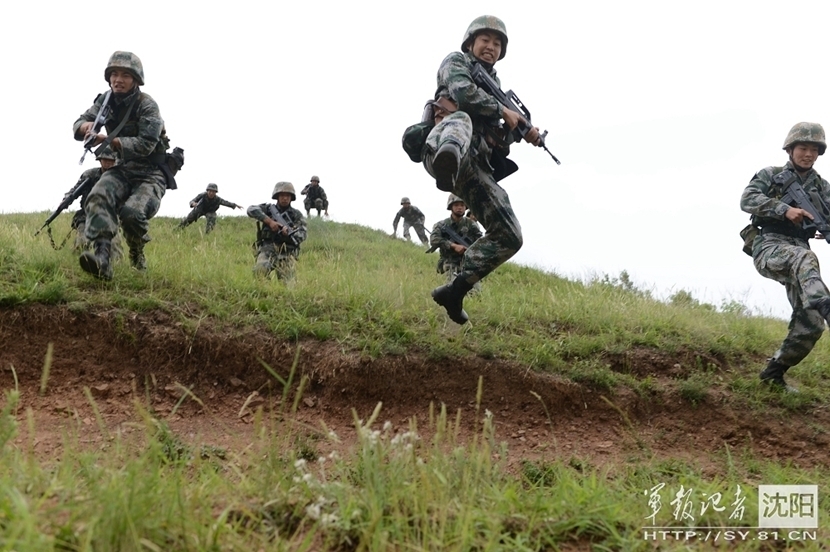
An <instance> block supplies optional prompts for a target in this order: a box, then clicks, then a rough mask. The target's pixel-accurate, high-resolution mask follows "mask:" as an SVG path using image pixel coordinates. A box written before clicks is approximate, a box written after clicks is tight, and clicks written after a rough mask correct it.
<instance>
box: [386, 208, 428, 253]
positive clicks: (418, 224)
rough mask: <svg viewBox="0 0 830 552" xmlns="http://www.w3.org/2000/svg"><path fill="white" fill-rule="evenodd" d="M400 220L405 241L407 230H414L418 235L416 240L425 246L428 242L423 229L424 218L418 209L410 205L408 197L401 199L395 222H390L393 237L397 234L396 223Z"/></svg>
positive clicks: (407, 236)
mask: <svg viewBox="0 0 830 552" xmlns="http://www.w3.org/2000/svg"><path fill="white" fill-rule="evenodd" d="M401 219H403V237H404V239H405V240H408V239H409V229H410V228H414V229H415V233H416V234H418V239H420V240H421V243H422V244H424V245H426V244H427V243H428V242H429V240H428V239H427V233H426V229H425V228H424V221H425V220H426V217H425V216H424V214H423V213H422V212H421V210H420V209H418V208H417V207H415V206H414V205H412V203H411V202H410V201H409V198H408V197H402V198H401V208H400V209H399V210H398V212H397V214H396V215H395V220H393V221H392V236H393V237H395V236H397V234H398V222H400V220H401Z"/></svg>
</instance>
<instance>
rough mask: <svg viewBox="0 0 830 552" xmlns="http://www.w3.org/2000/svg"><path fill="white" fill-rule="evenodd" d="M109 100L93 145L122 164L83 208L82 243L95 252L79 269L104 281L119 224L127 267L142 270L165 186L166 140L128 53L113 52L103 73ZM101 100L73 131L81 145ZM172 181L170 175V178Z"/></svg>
mask: <svg viewBox="0 0 830 552" xmlns="http://www.w3.org/2000/svg"><path fill="white" fill-rule="evenodd" d="M104 79H105V80H106V81H107V83H109V86H110V89H111V91H112V97H111V98H110V101H109V107H110V111H109V114H108V115H107V118H106V122H105V126H106V129H107V134H97V135H95V136H94V144H93V145H99V144H104V145H105V146H110V147H111V148H112V149H113V150H114V151H115V152H116V153H117V154H118V157H119V158H120V160H121V162H120V163H118V164H117V165H115V166H114V167H113V168H111V169H110V170H108V171H107V172H105V173H104V174H103V176H101V179H100V180H99V181H98V183H97V184H96V185H95V186H94V187H93V188H92V190H91V191H90V193H89V196H88V197H87V200H86V203H85V204H84V210H85V211H86V216H87V221H86V232H85V233H86V238H87V239H88V240H89V241H91V242H92V244H93V248H94V252H89V251H85V252H84V253H82V254H81V258H80V264H81V268H82V269H83V270H85V271H86V272H88V273H90V274H92V275H93V276H95V277H96V278H100V279H102V280H110V279H112V264H111V262H110V261H111V259H110V256H111V242H112V239H113V236H115V233H116V232H117V231H118V221H119V219H120V220H121V225H122V228H123V230H124V237H125V239H126V241H127V244H128V245H129V248H130V263H131V264H132V266H133V268H135V269H137V270H142V271H143V270H146V268H147V261H146V259H145V257H144V244H145V243H146V242H148V241H150V236H149V234H148V230H149V226H150V225H149V219H150V218H152V217H153V216H154V215H155V214H156V213H157V212H158V210H159V206H160V205H161V198H162V197H164V193H165V191H166V189H167V187H168V186H170V187H171V188H172V187H175V183H173V182H169V181H168V178H167V176H166V173H165V172H164V171H163V168H162V164H163V163H165V162H166V151H167V148H168V147H169V144H170V143H169V140H168V139H167V134H166V132H165V129H164V120H163V119H162V118H161V114H160V113H159V108H158V105H157V104H156V102H155V101H154V100H153V98H151V97H150V96H149V95H147V94H145V93H143V92H142V91H141V90H140V89H139V86H142V85H144V68H143V67H142V65H141V60H140V59H138V56H136V55H135V54H133V53H131V52H121V51H118V52H115V53H113V54H112V56H111V57H110V59H109V63H107V67H106V69H104ZM105 97H106V96H105V95H104V94H101V95H99V96H98V98H96V99H95V103H93V105H92V107H90V108H89V109H87V110H86V112H85V113H83V114H82V115H81V116H80V117H79V118H78V120H77V121H75V124H74V126H73V131H74V133H75V139H76V140H79V141H81V140H84V139H85V137H86V136H87V135H88V134H89V133H90V132H91V131H92V130H93V122H94V121H95V118H96V116H97V115H98V112H99V111H100V110H101V109H102V108H103V103H104V99H105ZM170 179H171V180H172V176H171V177H170Z"/></svg>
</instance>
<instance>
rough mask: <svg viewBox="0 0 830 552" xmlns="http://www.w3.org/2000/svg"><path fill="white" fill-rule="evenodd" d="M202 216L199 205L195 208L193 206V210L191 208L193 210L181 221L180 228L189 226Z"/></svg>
mask: <svg viewBox="0 0 830 552" xmlns="http://www.w3.org/2000/svg"><path fill="white" fill-rule="evenodd" d="M200 216H201V214H200V212H199V208H198V207H194V208H193V209H192V210H191V211H190V212H189V213H188V214H187V216H186V217H184V218H183V219H182V221H181V222H180V223H179V228H185V227H187V226H189V225H191V224H193V223H194V222H196V221H197V220H199V217H200Z"/></svg>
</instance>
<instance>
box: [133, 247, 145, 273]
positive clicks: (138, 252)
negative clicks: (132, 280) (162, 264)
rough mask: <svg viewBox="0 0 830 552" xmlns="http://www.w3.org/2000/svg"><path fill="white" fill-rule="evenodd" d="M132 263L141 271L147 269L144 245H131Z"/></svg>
mask: <svg viewBox="0 0 830 552" xmlns="http://www.w3.org/2000/svg"><path fill="white" fill-rule="evenodd" d="M130 265H132V267H133V268H134V269H136V270H138V271H139V272H144V271H145V270H147V259H146V258H145V257H144V245H141V246H140V247H135V246H132V245H131V246H130Z"/></svg>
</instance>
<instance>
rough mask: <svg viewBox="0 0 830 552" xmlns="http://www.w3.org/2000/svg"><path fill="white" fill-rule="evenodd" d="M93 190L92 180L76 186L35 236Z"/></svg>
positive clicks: (89, 179)
mask: <svg viewBox="0 0 830 552" xmlns="http://www.w3.org/2000/svg"><path fill="white" fill-rule="evenodd" d="M90 189H92V179H91V178H87V179H86V180H84V181H83V182H81V183H79V184H76V185H75V187H74V188H72V189H71V190H69V191H68V192H66V195H65V196H63V200H61V202H60V205H58V207H57V209H55V211H54V212H53V213H52V214H51V215H49V218H47V219H46V222H44V223H43V226H41V227H40V230H38V231H37V232H35V236H37V235H38V234H40V233H41V231H42V230H43V229H44V228H46V227H47V226H49V225H50V224H51V223H52V221H53V220H55V219H56V218H58V215H60V214H61V213H63V212H64V210H66V209H68V208H69V206H70V205H72V204H73V203H74V202H75V200H76V199H78V198H79V197H82V196H83V195H84V194H85V193H87V192H89V190H90Z"/></svg>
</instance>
